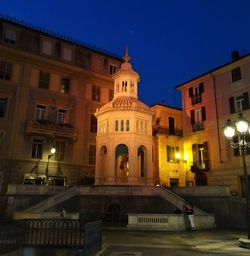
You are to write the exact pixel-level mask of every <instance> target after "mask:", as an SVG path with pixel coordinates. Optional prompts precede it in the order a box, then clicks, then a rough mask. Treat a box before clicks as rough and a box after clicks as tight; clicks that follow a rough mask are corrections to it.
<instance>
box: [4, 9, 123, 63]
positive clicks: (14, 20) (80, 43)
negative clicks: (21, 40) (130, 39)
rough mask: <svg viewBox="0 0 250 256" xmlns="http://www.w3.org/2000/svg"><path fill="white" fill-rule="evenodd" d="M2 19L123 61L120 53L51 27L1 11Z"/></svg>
mask: <svg viewBox="0 0 250 256" xmlns="http://www.w3.org/2000/svg"><path fill="white" fill-rule="evenodd" d="M0 20H4V21H6V22H9V23H12V24H14V25H18V26H22V27H24V28H28V29H31V30H33V31H36V32H40V33H42V34H44V35H47V36H52V37H54V38H57V39H60V40H63V41H65V42H68V43H70V44H75V45H77V46H80V47H84V48H85V49H88V50H91V51H94V52H96V53H99V54H102V55H106V56H107V57H111V58H114V59H117V60H119V61H122V57H121V56H119V55H118V54H115V53H112V52H109V51H107V50H104V49H101V48H98V47H95V46H93V45H90V44H88V43H85V42H83V41H80V40H78V39H74V38H72V37H70V36H66V35H63V34H60V33H57V32H54V31H51V30H49V29H46V28H42V27H39V26H36V25H33V24H31V23H29V22H25V21H23V20H19V19H17V18H15V17H11V16H9V15H5V14H3V13H0Z"/></svg>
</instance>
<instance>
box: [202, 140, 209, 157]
mask: <svg viewBox="0 0 250 256" xmlns="http://www.w3.org/2000/svg"><path fill="white" fill-rule="evenodd" d="M203 148H204V154H203V157H204V160H208V159H209V158H208V141H205V142H203Z"/></svg>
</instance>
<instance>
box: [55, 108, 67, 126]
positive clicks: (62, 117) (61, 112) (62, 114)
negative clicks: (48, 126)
mask: <svg viewBox="0 0 250 256" xmlns="http://www.w3.org/2000/svg"><path fill="white" fill-rule="evenodd" d="M57 122H58V123H59V124H65V123H66V122H67V110H66V109H58V113H57Z"/></svg>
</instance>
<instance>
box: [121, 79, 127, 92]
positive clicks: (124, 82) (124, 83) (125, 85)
mask: <svg viewBox="0 0 250 256" xmlns="http://www.w3.org/2000/svg"><path fill="white" fill-rule="evenodd" d="M127 85H128V83H127V81H122V91H125V92H126V91H127Z"/></svg>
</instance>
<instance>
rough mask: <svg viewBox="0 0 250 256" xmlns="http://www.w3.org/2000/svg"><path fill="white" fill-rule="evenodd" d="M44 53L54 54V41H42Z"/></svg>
mask: <svg viewBox="0 0 250 256" xmlns="http://www.w3.org/2000/svg"><path fill="white" fill-rule="evenodd" d="M42 53H44V54H46V55H52V42H50V41H47V40H44V41H43V42H42Z"/></svg>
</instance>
